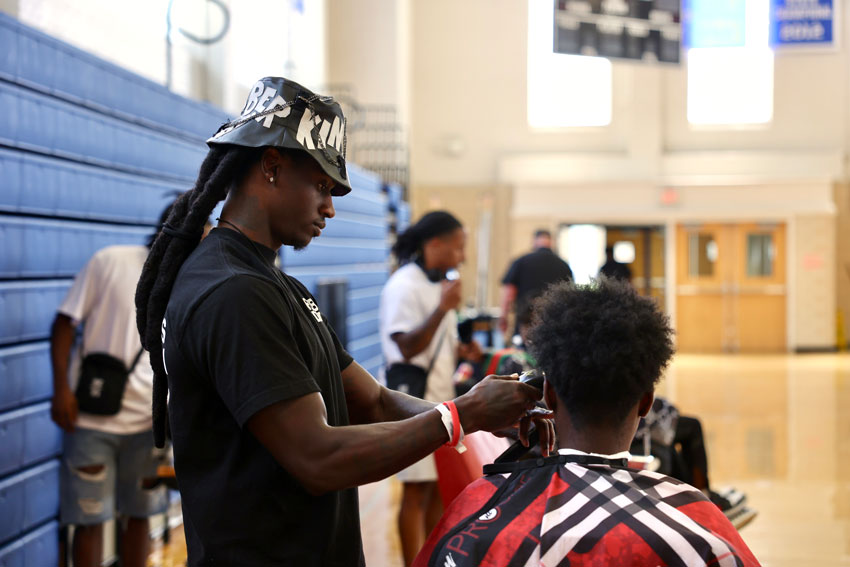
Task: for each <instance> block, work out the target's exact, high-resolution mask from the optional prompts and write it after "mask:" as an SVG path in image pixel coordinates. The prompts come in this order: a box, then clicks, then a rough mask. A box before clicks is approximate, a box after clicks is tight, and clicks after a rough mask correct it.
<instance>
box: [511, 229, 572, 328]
mask: <svg viewBox="0 0 850 567" xmlns="http://www.w3.org/2000/svg"><path fill="white" fill-rule="evenodd" d="M572 279H573V272H572V270H571V269H570V266H569V265H568V264H567V263H566V262H564V261H563V260H562V259H561V258H559V257H558V255H557V254H555V252H554V251H553V250H552V233H551V232H549V231H548V230H545V229H539V230H537V231H536V232H535V233H534V250H533V251H531V252H529V253H528V254H525V255H524V256H520V257H519V258H517V259H516V260H514V261H513V263H512V264H511V266H510V268H508V271H507V272H506V273H505V277H503V278H502V305H501V307H502V314H501V317H500V318H499V329H500V330H501V331H502V333H506V332H507V331H508V316H509V315H510V313H511V311H512V310H513V311H514V312H515V313H516V315H517V316H518V315H520V314H521V313H524V312H525V311H526V310H527V309H528V308H529V306H531V303H532V302H533V301H534V299H535V298H537V297H538V296H539V295H540V294H541V293H543V291H544V290H545V289H546V287H547V286H548V285H549V284H552V283H555V282H559V281H564V280H572ZM518 332H519V325H518V324H516V323H515V324H514V332H513V334H517V333H518Z"/></svg>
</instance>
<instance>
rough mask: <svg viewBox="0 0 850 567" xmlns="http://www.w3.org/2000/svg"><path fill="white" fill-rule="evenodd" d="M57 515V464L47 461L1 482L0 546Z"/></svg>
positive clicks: (56, 462)
mask: <svg viewBox="0 0 850 567" xmlns="http://www.w3.org/2000/svg"><path fill="white" fill-rule="evenodd" d="M58 512H59V462H58V461H55V460H54V461H50V462H48V463H44V464H42V465H39V466H36V467H33V468H30V469H27V470H25V471H23V472H19V473H17V474H15V475H13V476H10V477H8V478H6V479H4V480H2V481H0V543H5V542H7V541H9V540H11V539H12V538H14V537H16V536H19V535H21V534H22V533H24V532H25V531H27V530H28V529H30V528H33V527H35V526H37V525H39V524H41V523H44V522H45V521H47V520H49V519H51V518H53V517H55V516H56V514H57V513H58Z"/></svg>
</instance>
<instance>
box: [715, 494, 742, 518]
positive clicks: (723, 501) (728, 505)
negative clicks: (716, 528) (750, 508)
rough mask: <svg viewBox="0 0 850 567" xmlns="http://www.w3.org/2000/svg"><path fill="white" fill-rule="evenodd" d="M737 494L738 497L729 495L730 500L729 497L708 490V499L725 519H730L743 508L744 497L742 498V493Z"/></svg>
mask: <svg viewBox="0 0 850 567" xmlns="http://www.w3.org/2000/svg"><path fill="white" fill-rule="evenodd" d="M738 494H739V495H740V496H738V495H729V496H732V497H733V498H734V499H730V498H729V496H726V495H723V494H720V493H719V492H715V491H713V490H709V492H708V498H709V500H711V501H712V502H713V503H714V505H715V506H717V507H718V508H720V511H721V512H723V513H724V514H726V517H727V518H731V517H732V516H734V515H735V514H737V513H738V512H739V511H740V510H741V509H743V508H744V503H745V500H746V497H745V496H743V493H740V492H739V493H738Z"/></svg>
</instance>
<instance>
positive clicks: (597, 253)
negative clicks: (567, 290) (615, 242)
mask: <svg viewBox="0 0 850 567" xmlns="http://www.w3.org/2000/svg"><path fill="white" fill-rule="evenodd" d="M605 234H606V232H605V227H604V226H600V225H595V224H573V225H570V226H567V227H562V228H561V230H560V232H559V233H558V254H559V255H560V256H561V258H563V259H564V260H566V262H567V263H568V264H569V265H570V269H571V270H572V272H573V279H574V280H575V282H576V283H579V284H586V283H590V280H591V279H592V278H595V277H596V276H597V275H598V274H599V268H600V266H602V264H604V263H605Z"/></svg>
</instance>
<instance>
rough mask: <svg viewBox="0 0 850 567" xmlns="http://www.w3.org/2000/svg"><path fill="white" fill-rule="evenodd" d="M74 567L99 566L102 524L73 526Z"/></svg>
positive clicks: (101, 549)
mask: <svg viewBox="0 0 850 567" xmlns="http://www.w3.org/2000/svg"><path fill="white" fill-rule="evenodd" d="M72 545H73V549H74V553H73V557H74V567H99V566H100V564H101V562H102V561H103V524H95V525H91V526H75V527H74V539H73V544H72Z"/></svg>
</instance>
